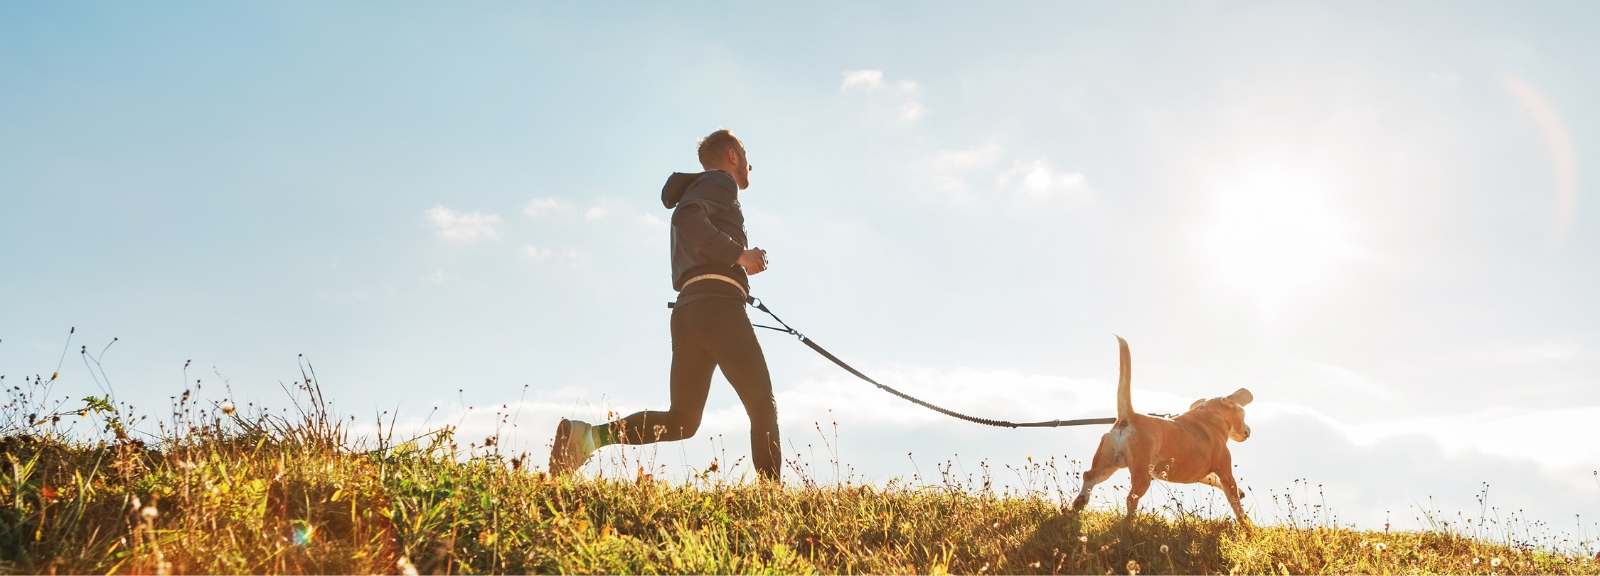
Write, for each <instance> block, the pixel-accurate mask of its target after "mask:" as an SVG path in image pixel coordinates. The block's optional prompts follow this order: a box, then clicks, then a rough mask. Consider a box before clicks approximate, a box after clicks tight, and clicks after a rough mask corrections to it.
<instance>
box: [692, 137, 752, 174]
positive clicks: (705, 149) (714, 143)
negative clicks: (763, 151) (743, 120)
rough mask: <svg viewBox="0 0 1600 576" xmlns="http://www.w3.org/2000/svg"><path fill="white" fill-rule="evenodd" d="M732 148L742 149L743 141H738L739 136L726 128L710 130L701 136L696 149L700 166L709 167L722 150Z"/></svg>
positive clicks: (719, 156)
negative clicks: (707, 134)
mask: <svg viewBox="0 0 1600 576" xmlns="http://www.w3.org/2000/svg"><path fill="white" fill-rule="evenodd" d="M734 148H738V149H741V150H742V149H744V142H741V141H739V137H738V136H734V135H733V132H732V131H731V130H728V129H727V128H723V129H721V130H717V131H716V132H712V133H711V135H710V136H706V137H705V138H701V139H700V148H699V150H698V152H699V154H700V167H701V168H710V167H711V164H712V163H713V162H717V161H718V160H717V159H718V158H721V157H722V154H723V153H724V152H726V151H728V150H733V149H734Z"/></svg>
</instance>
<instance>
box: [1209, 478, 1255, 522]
mask: <svg viewBox="0 0 1600 576" xmlns="http://www.w3.org/2000/svg"><path fill="white" fill-rule="evenodd" d="M1216 475H1217V480H1219V481H1220V484H1221V486H1217V487H1218V488H1221V489H1222V494H1223V495H1224V496H1227V497H1228V505H1229V506H1232V507H1233V517H1234V518H1237V519H1238V520H1239V523H1240V524H1243V525H1245V526H1249V525H1250V518H1248V517H1246V516H1245V515H1244V505H1242V504H1240V503H1239V499H1240V498H1241V497H1242V496H1243V495H1244V492H1243V491H1241V490H1239V482H1238V481H1236V480H1234V479H1233V466H1232V465H1229V466H1228V467H1226V468H1223V469H1221V470H1218V471H1216Z"/></svg>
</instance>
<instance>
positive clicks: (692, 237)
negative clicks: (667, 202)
mask: <svg viewBox="0 0 1600 576" xmlns="http://www.w3.org/2000/svg"><path fill="white" fill-rule="evenodd" d="M718 184H719V183H715V182H705V181H701V182H699V183H697V184H696V185H695V186H693V187H690V188H689V190H688V192H686V193H685V194H684V197H683V200H682V201H681V202H679V203H678V207H677V208H676V209H674V210H673V211H672V227H673V228H675V229H677V230H678V232H679V233H681V234H682V235H683V239H684V240H687V241H688V242H689V245H690V246H693V247H694V250H695V251H696V252H699V253H701V254H704V255H706V256H707V257H709V258H711V259H712V260H713V261H715V262H717V263H719V264H722V265H724V266H732V265H734V264H735V263H736V261H737V260H738V259H739V256H740V255H741V254H742V253H743V252H744V251H745V250H744V246H740V245H739V243H738V242H734V241H733V238H731V237H729V236H728V235H727V234H724V233H722V231H721V230H718V229H717V227H716V225H715V224H712V223H711V216H712V215H713V214H716V213H717V212H718V211H720V210H728V209H732V208H733V205H732V204H733V199H734V198H736V197H737V196H735V194H736V192H735V191H733V190H723V189H721V188H723V186H719V185H718ZM723 197H726V199H724V198H723Z"/></svg>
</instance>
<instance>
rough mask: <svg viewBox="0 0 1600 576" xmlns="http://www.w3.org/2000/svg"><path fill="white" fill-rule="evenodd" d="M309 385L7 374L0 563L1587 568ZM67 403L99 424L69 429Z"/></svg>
mask: <svg viewBox="0 0 1600 576" xmlns="http://www.w3.org/2000/svg"><path fill="white" fill-rule="evenodd" d="M301 392H302V393H304V394H309V395H310V397H311V399H310V400H309V401H302V402H300V403H299V405H300V406H301V408H300V409H298V410H297V411H295V412H286V413H280V414H278V415H273V414H272V413H267V412H262V411H259V410H257V411H256V412H255V413H254V414H251V415H248V416H245V415H243V414H240V413H236V414H232V415H224V414H222V413H221V412H220V411H219V409H218V407H216V406H211V407H207V408H201V407H197V406H195V405H194V404H193V403H192V402H190V401H189V395H188V394H185V395H184V396H183V397H181V398H179V399H176V400H175V404H174V409H173V414H172V417H171V418H170V419H167V420H164V421H162V422H161V424H160V425H159V426H158V429H159V430H160V431H159V432H158V433H155V434H154V435H151V436H145V435H141V434H139V433H135V432H132V431H131V429H130V428H129V426H130V424H129V422H130V421H133V418H132V417H131V416H130V415H129V412H130V410H129V409H128V408H127V407H125V406H121V405H113V403H111V402H104V401H99V400H98V399H96V400H95V401H92V402H90V404H91V406H90V408H89V409H87V410H85V411H84V413H85V414H86V416H80V415H79V413H78V412H76V411H72V410H71V409H70V408H69V409H67V410H66V411H63V410H62V409H60V406H58V407H57V408H56V409H54V410H40V409H38V408H39V407H40V406H42V405H43V404H45V403H43V402H36V401H34V400H33V399H32V397H29V396H27V395H26V394H25V393H24V392H23V389H22V388H21V387H16V388H14V389H13V390H12V395H13V402H12V405H9V406H7V407H6V408H5V410H3V411H0V433H3V434H0V452H3V456H0V571H4V572H8V573H11V572H59V573H113V572H115V573H160V572H171V573H346V574H367V573H396V572H404V571H405V570H407V569H415V570H417V571H420V572H424V573H429V572H435V573H483V572H578V573H809V572H821V573H847V572H848V573H929V574H931V573H946V572H948V573H971V574H988V573H1095V574H1105V573H1128V572H1130V571H1138V572H1142V573H1146V574H1155V573H1232V572H1238V573H1285V572H1287V573H1373V574H1376V573H1463V574H1464V573H1471V574H1490V573H1500V574H1508V573H1589V574H1594V573H1600V565H1597V563H1596V561H1595V560H1594V559H1592V558H1587V557H1584V556H1583V555H1580V556H1577V557H1567V556H1565V555H1562V554H1560V553H1557V552H1553V551H1550V550H1548V549H1542V548H1540V547H1537V546H1534V545H1531V544H1528V543H1525V542H1519V541H1516V540H1514V539H1511V538H1509V537H1505V536H1501V537H1497V538H1479V539H1474V538H1469V537H1465V536H1462V535H1460V534H1457V533H1454V532H1451V531H1447V530H1443V529H1440V530H1433V531H1420V532H1393V533H1384V532H1381V531H1378V532H1373V531H1358V530H1353V529H1348V528H1339V527H1332V526H1325V525H1324V526H1312V527H1289V526H1276V525H1269V526H1260V527H1256V528H1254V529H1245V528H1241V527H1239V526H1238V525H1237V524H1235V523H1234V522H1232V520H1231V519H1227V518H1221V519H1218V518H1209V517H1205V516H1204V515H1201V514H1196V513H1192V512H1177V513H1174V512H1172V511H1171V509H1167V510H1166V511H1164V512H1162V511H1158V513H1151V514H1142V515H1140V516H1138V517H1136V518H1134V519H1131V520H1129V519H1125V518H1124V517H1123V515H1122V514H1120V513H1118V512H1112V511H1098V510H1090V511H1087V512H1084V513H1082V514H1078V513H1073V512H1070V511H1066V510H1063V508H1062V506H1061V499H1060V498H1059V496H1058V494H1051V493H1046V492H1042V491H1037V492H1024V493H1012V494H1009V495H996V494H994V493H993V492H990V491H987V490H983V489H981V488H977V489H975V488H972V487H963V486H961V485H958V484H953V483H946V484H945V485H942V486H931V487H929V486H912V485H908V484H904V483H898V482H895V483H890V484H889V485H888V486H856V485H848V484H847V485H826V484H818V483H816V482H814V481H810V480H805V481H801V482H791V483H790V484H789V485H784V486H779V485H772V484H768V483H757V482H742V481H737V480H735V479H732V478H730V477H728V476H726V475H717V474H701V475H699V476H697V477H694V478H691V479H689V480H688V481H686V482H679V483H668V482H663V481H659V480H654V479H651V478H649V477H647V476H645V475H643V474H642V471H640V472H639V473H638V475H633V474H629V475H626V476H624V477H622V478H605V479H593V478H578V479H572V478H551V477H548V476H545V475H543V474H541V473H538V472H535V471H530V466H527V465H525V464H524V463H523V461H522V460H521V459H519V458H512V457H508V456H507V455H503V454H500V453H498V452H496V451H495V450H494V449H493V448H492V447H491V448H489V449H487V451H485V450H483V449H471V450H468V451H462V450H460V449H459V447H458V446H457V445H456V443H455V441H454V439H453V438H452V435H451V431H450V430H449V429H448V428H446V429H442V430H439V431H436V432H434V433H432V434H430V435H427V436H424V437H421V438H416V439H412V440H409V441H401V442H397V441H393V440H392V439H391V438H385V437H383V436H382V434H383V433H382V432H380V434H379V437H374V438H351V437H350V435H349V432H348V428H347V427H346V426H345V425H344V422H346V421H345V420H341V419H339V418H338V417H336V416H334V415H333V414H331V413H330V412H329V411H328V410H327V406H328V405H329V404H328V403H326V402H324V401H323V399H322V398H321V397H320V395H319V392H318V390H317V389H316V387H315V384H314V382H313V381H312V379H310V378H308V379H307V380H306V382H304V383H302V386H301ZM40 414H45V416H40ZM55 415H62V416H63V419H61V420H58V419H56V418H54V416H55ZM74 418H76V419H78V422H80V423H81V422H83V419H84V418H88V419H91V421H92V422H94V423H95V425H96V427H97V430H98V431H99V433H96V434H90V435H87V436H85V435H81V434H80V435H77V436H74V435H71V434H68V433H66V432H63V431H62V428H60V427H61V426H63V422H66V421H68V420H71V419H74ZM381 430H383V429H382V428H380V431H381ZM388 434H392V431H389V432H388ZM1299 525H1300V526H1304V524H1299Z"/></svg>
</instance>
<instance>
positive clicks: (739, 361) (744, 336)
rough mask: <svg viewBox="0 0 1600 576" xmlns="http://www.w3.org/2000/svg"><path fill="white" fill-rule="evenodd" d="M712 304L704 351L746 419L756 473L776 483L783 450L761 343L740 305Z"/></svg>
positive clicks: (742, 305) (728, 301)
mask: <svg viewBox="0 0 1600 576" xmlns="http://www.w3.org/2000/svg"><path fill="white" fill-rule="evenodd" d="M712 304H714V306H707V309H706V311H707V312H709V313H710V314H708V316H709V318H708V320H709V322H708V324H710V326H708V328H709V329H710V331H709V333H707V334H706V343H707V348H709V349H710V352H711V356H712V357H713V358H715V359H716V361H717V365H718V366H721V367H722V375H723V376H724V377H726V378H727V379H728V383H729V384H732V385H733V390H734V391H735V392H737V393H738V394H739V401H740V402H743V403H744V411H745V413H746V414H748V415H749V416H750V456H751V461H752V463H753V464H755V468H756V472H757V473H760V474H761V476H762V477H763V478H766V479H768V480H774V481H776V480H779V479H781V477H782V472H783V448H782V446H781V445H780V444H779V442H778V403H777V401H776V400H774V399H773V397H772V375H771V374H770V373H769V372H768V371H767V357H766V356H765V355H764V354H762V353H761V342H760V341H758V340H756V333H755V329H754V328H752V327H751V326H750V317H749V316H747V315H746V314H745V311H744V304H743V303H742V302H739V301H736V300H726V301H722V300H719V301H717V302H714V303H712Z"/></svg>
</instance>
